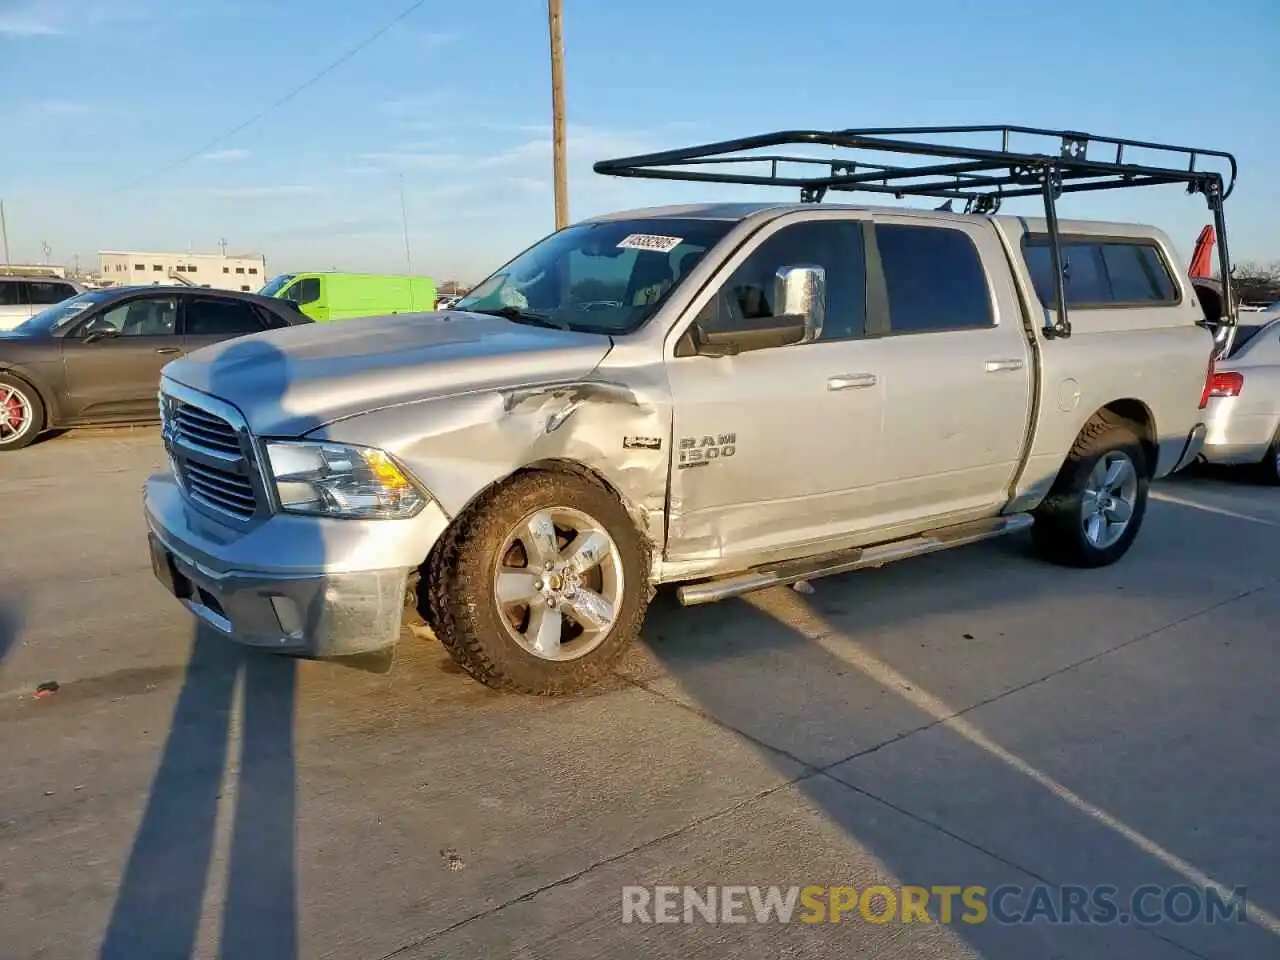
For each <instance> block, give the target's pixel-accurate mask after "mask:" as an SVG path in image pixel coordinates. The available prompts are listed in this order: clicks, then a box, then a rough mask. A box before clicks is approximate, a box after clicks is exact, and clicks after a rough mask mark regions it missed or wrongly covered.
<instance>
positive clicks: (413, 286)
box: [258, 273, 436, 323]
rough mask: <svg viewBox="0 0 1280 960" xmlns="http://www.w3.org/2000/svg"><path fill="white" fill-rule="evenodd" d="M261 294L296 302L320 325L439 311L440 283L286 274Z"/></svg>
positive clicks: (350, 275)
mask: <svg viewBox="0 0 1280 960" xmlns="http://www.w3.org/2000/svg"><path fill="white" fill-rule="evenodd" d="M258 292H259V293H260V294H262V295H263V296H265V297H279V298H280V299H282V300H292V301H293V302H294V303H296V304H297V305H298V309H300V310H301V311H302V312H303V313H304V314H306V315H307V316H308V317H310V318H311V319H312V320H314V321H315V322H316V323H329V322H331V321H333V320H350V319H351V318H353V317H376V316H384V315H386V314H390V313H425V312H427V311H431V310H434V309H435V308H436V282H435V281H434V280H432V279H431V278H430V277H408V276H390V275H386V274H375V273H282V274H280V275H279V276H277V277H273V278H272V279H271V280H270V281H269V282H268V283H267V284H266V285H265V286H263V288H262V289H261V290H259V291H258Z"/></svg>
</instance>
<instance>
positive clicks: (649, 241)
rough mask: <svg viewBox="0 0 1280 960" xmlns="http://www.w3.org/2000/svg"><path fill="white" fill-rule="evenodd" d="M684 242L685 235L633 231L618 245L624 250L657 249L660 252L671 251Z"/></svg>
mask: <svg viewBox="0 0 1280 960" xmlns="http://www.w3.org/2000/svg"><path fill="white" fill-rule="evenodd" d="M682 243H684V237H660V236H657V235H656V234H652V233H633V234H631V235H630V236H628V237H624V238H623V239H622V241H621V242H620V243H619V244H618V247H619V249H622V250H656V251H657V252H658V253H670V252H671V251H672V250H674V249H675V248H676V247H678V246H680V244H682Z"/></svg>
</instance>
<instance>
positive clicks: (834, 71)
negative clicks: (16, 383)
mask: <svg viewBox="0 0 1280 960" xmlns="http://www.w3.org/2000/svg"><path fill="white" fill-rule="evenodd" d="M408 5H409V0H362V2H360V3H354V2H351V0H252V2H251V0H217V2H214V0H182V2H181V3H179V2H177V0H0V130H3V131H4V135H3V147H2V148H0V198H3V199H4V200H5V203H6V208H7V213H8V221H9V238H10V246H11V252H12V258H13V259H15V260H25V261H29V262H34V261H37V260H39V258H40V256H41V252H40V251H41V246H40V244H41V241H45V242H47V243H48V244H49V246H50V247H51V248H52V251H53V254H52V259H53V260H54V261H57V262H70V260H71V258H72V256H73V255H77V254H78V255H79V256H80V257H81V258H82V261H83V262H86V263H91V262H93V261H94V259H95V257H94V255H95V253H96V251H97V250H99V249H127V250H169V249H177V250H187V249H192V250H203V251H216V250H217V248H218V241H219V240H220V239H223V238H225V239H226V241H227V244H228V250H229V251H239V250H252V251H260V252H263V253H265V254H266V256H267V265H268V271H269V272H274V271H276V270H292V269H306V268H312V269H327V268H331V267H337V268H339V269H355V270H402V269H404V268H405V262H406V257H405V247H404V238H403V232H402V226H401V212H400V189H401V185H403V190H404V195H405V203H406V207H407V210H408V218H409V226H410V236H409V242H410V249H411V251H412V259H413V266H414V268H415V270H416V271H418V272H426V273H429V274H431V275H434V276H436V277H438V278H441V279H444V278H447V277H452V276H460V277H461V278H463V279H469V280H478V279H480V278H481V277H482V276H483V275H484V274H485V273H486V272H487V271H488V270H489V269H491V268H492V267H495V266H497V265H498V264H499V263H501V262H502V261H504V260H505V259H507V258H508V257H509V256H510V255H511V254H512V253H514V252H516V251H517V250H518V249H520V248H522V247H523V246H525V245H527V244H528V243H529V242H531V241H533V240H535V239H536V238H538V237H539V236H541V235H543V234H545V233H547V232H549V231H550V230H551V229H552V227H553V204H552V197H551V186H550V185H551V147H550V92H549V77H548V71H549V68H548V56H547V46H548V45H547V27H546V7H545V3H543V2H542V0H468V2H466V3H456V2H443V0H441V2H436V0H428V2H427V3H426V4H425V5H424V6H423V7H421V8H420V9H418V10H417V11H416V12H415V13H414V14H412V15H411V16H410V17H408V18H407V19H405V20H404V21H402V22H401V23H399V24H398V25H397V26H396V27H394V28H393V29H392V30H390V31H389V32H388V33H386V34H385V35H384V36H382V37H381V38H380V39H379V40H377V41H376V42H375V43H373V44H372V45H371V46H370V47H368V48H367V49H365V50H364V51H363V52H361V53H360V54H359V55H357V56H356V57H354V58H352V59H351V60H349V61H347V62H345V63H344V64H342V65H341V66H340V67H338V68H337V69H336V70H334V71H333V72H332V73H331V74H329V75H328V76H326V77H325V78H324V79H322V80H321V81H320V82H318V83H316V84H315V85H313V86H311V87H310V88H308V89H307V90H306V91H304V92H303V93H301V94H300V95H299V96H297V97H296V98H295V99H293V100H292V101H291V102H290V103H288V104H287V105H285V106H283V107H281V108H280V109H278V110H275V111H273V112H271V113H270V114H268V115H267V116H266V117H265V118H263V119H262V120H261V121H259V122H257V123H255V124H252V125H251V126H249V127H248V128H247V129H245V130H243V131H242V132H240V133H238V134H236V135H235V136H234V137H232V138H230V139H228V140H226V141H225V142H222V143H219V144H218V145H217V146H216V147H214V148H212V149H211V150H209V151H208V152H207V153H205V154H203V155H201V156H199V157H197V158H195V159H192V160H190V161H188V162H184V163H181V164H179V165H178V166H176V167H174V166H173V163H174V161H176V160H178V159H179V158H181V157H183V156H185V155H187V154H189V153H191V151H193V150H195V149H196V148H198V147H200V146H201V145H202V144H206V143H208V142H209V141H210V140H211V139H213V138H214V137H216V136H217V135H218V134H220V133H221V132H223V131H224V130H227V129H229V128H232V127H234V126H236V125H237V124H239V123H241V122H242V121H244V120H246V119H247V118H249V117H250V116H252V115H253V114H254V113H255V112H257V111H259V110H260V109H262V108H263V107H264V106H266V105H267V104H269V103H271V102H272V101H275V100H277V99H278V98H279V97H281V96H283V95H284V94H286V93H287V92H289V91H290V90H292V89H293V88H294V87H296V86H297V85H298V84H299V83H301V82H302V81H304V80H305V79H307V78H308V77H310V76H311V75H313V74H314V73H316V72H317V71H319V70H320V69H322V68H323V67H325V66H326V65H327V64H329V63H330V62H332V61H333V60H335V59H336V58H338V57H339V56H341V55H342V54H343V53H344V52H345V51H346V50H348V49H349V48H350V47H352V46H353V45H354V44H356V43H357V42H358V41H360V40H361V39H363V38H364V37H366V36H368V35H369V34H371V33H372V32H373V31H375V30H376V29H377V28H378V27H379V26H381V25H383V24H385V23H386V22H387V21H390V20H391V19H392V18H393V17H395V16H396V15H397V14H398V13H400V12H401V11H402V10H404V9H405V8H406V7H407V6H408ZM564 5H565V26H564V29H565V47H566V57H565V62H566V88H567V104H568V117H569V122H570V135H569V150H570V171H571V173H570V199H571V213H572V215H573V217H575V218H577V217H582V216H586V215H589V214H592V213H595V212H599V211H602V210H607V209H616V208H619V207H631V206H640V205H644V204H649V203H663V202H668V201H679V200H687V199H702V198H715V199H734V198H745V199H755V198H757V197H759V196H761V195H762V194H760V193H758V192H753V191H748V190H743V189H742V188H735V187H698V186H695V185H682V184H663V183H641V182H632V181H624V180H616V179H612V178H604V177H600V176H598V175H596V174H593V173H592V172H591V171H590V166H591V163H592V162H594V161H595V160H597V159H600V158H602V157H606V156H616V155H621V154H628V153H634V152H639V151H643V150H648V149H659V148H664V147H671V146H681V145H685V144H688V143H696V142H704V141H710V140H715V139H719V138H723V137H730V136H738V135H742V134H747V133H755V132H762V131H765V130H773V129H783V128H789V127H819V128H824V129H830V128H839V127H854V126H876V125H909V124H951V123H955V124H963V123H1006V122H1007V123H1024V124H1029V125H1039V126H1051V127H1069V128H1074V129H1082V130H1086V131H1089V132H1092V133H1096V134H1111V135H1115V136H1124V137H1132V138H1135V139H1150V140H1157V141H1163V142H1170V143H1190V144H1195V145H1200V146H1208V147H1218V148H1222V149H1229V150H1231V151H1233V152H1235V153H1236V155H1237V157H1238V158H1239V160H1240V163H1241V175H1240V182H1239V186H1238V188H1237V190H1236V193H1235V194H1234V195H1233V196H1232V198H1231V199H1230V200H1229V201H1228V218H1229V223H1230V227H1231V243H1232V252H1233V254H1234V259H1235V260H1236V261H1241V260H1259V259H1276V258H1280V121H1278V120H1277V97H1278V96H1280V10H1278V9H1277V7H1276V0H1218V2H1216V3H1213V4H1210V3H1207V2H1205V0H1199V2H1194V3H1192V2H1188V0H1164V2H1159V0H1107V2H1098V0H1075V2H1071V3H1035V2H1031V3H1028V2H1026V0H987V2H985V3H983V4H980V5H979V4H972V5H970V4H960V3H956V2H955V0H915V2H912V3H909V4H892V3H890V4H882V3H877V4H872V3H858V2H856V0H841V2H836V0H788V2H786V3H778V2H777V0H737V2H728V0H701V2H697V0H647V2H644V3H635V2H621V0H564ZM978 11H981V12H978ZM1211 63H1215V64H1217V65H1218V67H1219V70H1220V72H1221V75H1220V78H1219V79H1217V80H1216V81H1215V80H1212V79H1210V77H1211V76H1212V70H1211V66H1210V64H1211ZM1040 68H1045V69H1043V70H1041V69H1040ZM169 167H172V169H168V170H167V171H166V169H165V168H169ZM763 195H764V196H778V195H779V192H778V191H773V192H771V193H765V194H763ZM782 195H783V196H785V197H786V198H787V199H790V198H791V192H790V191H784V192H782ZM1008 209H1013V210H1019V209H1025V210H1027V211H1030V210H1032V209H1033V208H1032V207H1023V208H1018V207H1006V210H1008ZM1061 212H1062V214H1063V215H1064V216H1081V217H1096V218H1103V219H1137V220H1144V221H1148V222H1153V223H1156V224H1158V225H1160V226H1161V227H1163V228H1165V229H1166V230H1168V231H1169V232H1170V233H1171V234H1172V235H1173V237H1174V239H1175V242H1177V243H1178V245H1179V246H1180V248H1181V249H1182V251H1183V255H1184V256H1186V255H1187V254H1188V253H1189V249H1190V246H1191V244H1192V242H1193V240H1194V237H1195V234H1196V232H1197V231H1198V230H1199V228H1200V227H1201V226H1202V225H1203V224H1204V223H1205V222H1207V211H1206V209H1205V207H1204V204H1203V201H1202V200H1200V199H1199V198H1193V197H1187V196H1186V195H1184V194H1183V193H1182V192H1181V191H1180V190H1179V189H1178V188H1177V187H1168V188H1157V189H1154V190H1151V191H1124V192H1122V193H1103V194H1094V195H1086V196H1085V197H1080V198H1070V199H1068V200H1067V201H1064V203H1063V205H1062V209H1061Z"/></svg>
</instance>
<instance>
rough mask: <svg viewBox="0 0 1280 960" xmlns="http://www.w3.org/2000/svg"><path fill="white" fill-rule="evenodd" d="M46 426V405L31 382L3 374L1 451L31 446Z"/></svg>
mask: <svg viewBox="0 0 1280 960" xmlns="http://www.w3.org/2000/svg"><path fill="white" fill-rule="evenodd" d="M43 426H44V404H43V403H41V402H40V395H39V394H38V393H36V391H35V390H34V389H32V387H31V385H30V384H28V383H26V382H25V381H22V380H19V379H18V378H17V377H11V376H6V375H5V374H0V453H4V452H5V451H8V450H21V449H22V448H23V447H26V446H30V445H31V444H32V443H34V442H35V439H36V437H38V436H39V435H40V430H41V429H42V428H43Z"/></svg>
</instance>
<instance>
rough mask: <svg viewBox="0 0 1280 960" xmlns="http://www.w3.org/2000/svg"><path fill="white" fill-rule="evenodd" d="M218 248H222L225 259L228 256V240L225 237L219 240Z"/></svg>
mask: <svg viewBox="0 0 1280 960" xmlns="http://www.w3.org/2000/svg"><path fill="white" fill-rule="evenodd" d="M218 246H220V247H221V248H222V256H223V258H224V259H225V258H226V256H227V238H226V237H223V238H222V239H221V240H219V241H218Z"/></svg>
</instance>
